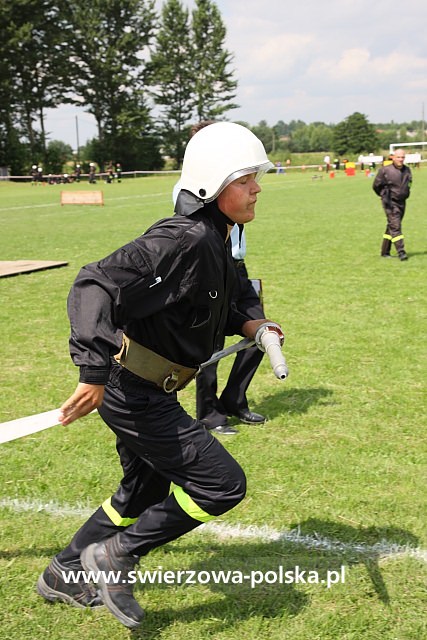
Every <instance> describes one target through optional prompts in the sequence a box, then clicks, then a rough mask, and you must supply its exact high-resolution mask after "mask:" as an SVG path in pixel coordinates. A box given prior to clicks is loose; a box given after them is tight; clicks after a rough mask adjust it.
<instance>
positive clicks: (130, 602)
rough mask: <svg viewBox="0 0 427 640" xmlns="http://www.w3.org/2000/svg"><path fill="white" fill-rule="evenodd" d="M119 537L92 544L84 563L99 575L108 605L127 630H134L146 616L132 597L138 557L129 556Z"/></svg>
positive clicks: (101, 590)
mask: <svg viewBox="0 0 427 640" xmlns="http://www.w3.org/2000/svg"><path fill="white" fill-rule="evenodd" d="M119 536H120V534H117V535H115V536H113V537H112V538H108V539H107V540H104V541H103V542H99V543H94V544H91V545H89V546H88V547H86V549H84V550H83V551H82V554H81V561H82V565H83V567H84V569H85V570H86V571H87V572H89V571H91V572H94V574H98V575H97V586H98V589H99V591H100V593H101V596H102V600H103V602H104V604H105V606H106V607H107V608H108V609H109V610H110V611H111V613H112V614H113V616H115V617H116V618H117V620H119V621H120V622H121V623H122V624H124V625H125V627H129V628H134V627H138V626H139V625H140V623H141V621H142V619H143V617H144V611H143V610H142V609H141V607H140V606H139V604H138V602H137V601H136V600H135V598H134V597H133V584H134V582H135V580H134V579H131V578H130V577H129V571H132V570H134V568H135V565H136V564H137V563H138V560H139V558H138V557H137V556H133V555H130V554H129V553H127V551H126V550H125V549H124V548H123V547H122V545H121V543H120V540H119ZM98 572H100V573H98ZM94 574H92V575H93V576H94Z"/></svg>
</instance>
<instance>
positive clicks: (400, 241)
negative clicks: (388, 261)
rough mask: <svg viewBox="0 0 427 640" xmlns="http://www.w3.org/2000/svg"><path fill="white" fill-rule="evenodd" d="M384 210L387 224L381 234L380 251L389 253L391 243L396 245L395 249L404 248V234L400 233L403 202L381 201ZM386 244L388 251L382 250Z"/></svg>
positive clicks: (403, 211)
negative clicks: (381, 243)
mask: <svg viewBox="0 0 427 640" xmlns="http://www.w3.org/2000/svg"><path fill="white" fill-rule="evenodd" d="M383 208H384V212H385V215H386V218H387V226H386V230H385V233H384V236H383V240H384V242H383V245H382V250H381V252H382V253H389V252H390V247H391V245H394V246H395V247H396V251H397V252H398V253H399V252H400V251H404V250H405V244H404V236H403V234H402V220H403V216H404V215H405V202H393V201H392V202H388V201H387V202H383ZM386 244H387V246H388V251H385V250H384V246H385V245H386Z"/></svg>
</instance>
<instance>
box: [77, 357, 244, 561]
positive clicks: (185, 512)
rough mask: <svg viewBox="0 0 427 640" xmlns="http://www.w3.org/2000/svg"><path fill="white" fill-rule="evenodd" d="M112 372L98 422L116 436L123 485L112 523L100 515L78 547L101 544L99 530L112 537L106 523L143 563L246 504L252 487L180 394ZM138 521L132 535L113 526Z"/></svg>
mask: <svg viewBox="0 0 427 640" xmlns="http://www.w3.org/2000/svg"><path fill="white" fill-rule="evenodd" d="M117 366H118V365H117ZM113 369H114V370H113V372H112V375H111V378H110V379H111V384H108V385H106V388H105V394H104V402H103V404H102V406H101V407H100V408H99V414H100V415H101V417H102V418H103V420H104V421H105V422H106V423H107V425H108V426H109V427H110V428H111V429H112V430H113V431H114V432H115V433H116V435H117V438H118V441H117V449H118V452H119V454H120V461H121V463H122V466H123V472H124V477H123V479H122V481H121V482H120V486H119V488H118V490H117V491H116V493H115V494H114V495H113V496H112V498H111V506H112V509H110V508H109V506H108V505H109V504H110V503H109V502H108V501H107V503H104V506H105V507H106V509H107V512H108V515H107V512H106V511H105V510H104V508H101V509H100V510H98V512H97V513H96V514H94V516H92V518H91V519H90V521H88V522H90V526H89V528H87V529H86V530H85V526H86V525H83V527H82V529H81V530H80V536H79V540H78V542H79V545H78V546H80V547H81V546H82V545H83V546H87V545H88V544H90V543H91V542H92V541H93V538H94V537H95V539H96V536H97V532H96V529H97V526H96V523H97V522H99V525H100V526H99V529H98V534H99V535H100V536H104V537H107V536H105V530H106V527H105V521H106V519H108V520H109V523H110V524H109V527H110V529H109V530H110V535H112V530H113V531H114V532H119V533H118V535H119V537H120V542H121V544H122V545H123V547H124V548H125V549H126V550H127V551H128V552H129V553H132V554H134V555H138V556H142V555H145V554H147V553H148V552H149V551H150V550H151V549H153V548H155V547H158V546H160V545H162V544H165V543H166V542H169V541H171V540H174V539H176V538H178V537H179V536H181V535H183V534H184V533H186V532H188V531H191V530H192V529H194V528H195V527H197V526H199V525H200V524H201V523H202V522H206V521H207V520H210V519H211V518H214V517H215V516H218V515H221V514H223V513H226V512H227V511H229V510H230V509H232V508H233V507H234V506H236V505H237V504H238V503H239V502H240V501H241V500H242V499H243V497H244V495H245V490H246V481H245V476H244V473H243V470H242V469H241V467H240V466H239V464H238V463H237V462H236V460H234V458H233V457H232V456H231V455H230V454H229V453H228V451H227V450H226V449H225V448H224V447H223V446H222V444H221V443H220V442H219V441H218V440H217V439H216V438H215V437H214V436H212V434H211V433H209V432H208V431H207V430H206V429H205V428H204V427H203V426H202V425H201V423H200V422H198V421H196V420H194V419H193V418H192V417H191V416H189V415H188V414H187V413H186V412H185V411H184V409H183V408H182V407H181V405H180V404H179V403H178V401H177V398H176V395H175V394H166V393H164V392H163V391H162V390H161V389H157V388H155V387H154V386H152V385H149V384H145V383H144V382H143V381H141V382H140V381H139V380H135V376H131V377H129V373H128V372H126V370H125V369H122V368H119V369H117V368H116V367H113ZM172 482H173V483H174V485H175V488H174V490H173V492H172V493H169V488H170V484H171V483H172ZM108 516H109V517H108ZM111 517H112V518H111ZM135 518H136V521H135V522H133V523H132V524H129V526H127V527H126V528H125V527H122V526H119V525H118V524H114V521H115V522H116V523H119V522H120V523H123V522H125V523H127V522H129V519H135ZM76 548H77V545H75V549H76Z"/></svg>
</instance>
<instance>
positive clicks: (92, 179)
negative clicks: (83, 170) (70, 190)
mask: <svg viewBox="0 0 427 640" xmlns="http://www.w3.org/2000/svg"><path fill="white" fill-rule="evenodd" d="M89 184H96V172H95V164H94V163H93V162H91V163H90V164H89Z"/></svg>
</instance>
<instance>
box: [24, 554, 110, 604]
mask: <svg viewBox="0 0 427 640" xmlns="http://www.w3.org/2000/svg"><path fill="white" fill-rule="evenodd" d="M79 571H83V567H82V566H80V569H78V568H72V569H71V568H70V567H69V566H66V565H64V564H61V563H60V562H59V561H58V560H57V559H56V558H54V559H53V560H52V562H51V563H50V565H49V566H48V567H46V569H45V570H44V571H43V573H42V574H41V576H40V577H39V579H38V581H37V586H36V589H37V592H38V593H39V595H41V596H42V597H43V598H45V600H49V602H65V603H66V604H70V605H71V606H73V607H78V608H79V609H86V608H87V607H89V608H91V609H94V608H96V607H102V606H103V604H104V603H103V602H102V600H101V598H100V597H99V595H98V594H97V592H96V590H95V588H94V586H93V584H90V583H89V584H87V583H86V582H85V581H84V579H83V578H80V580H79V581H78V582H75V581H74V580H73V579H72V578H75V580H77V579H78V573H79ZM64 575H65V576H67V578H66V580H67V579H68V582H66V580H64Z"/></svg>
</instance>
